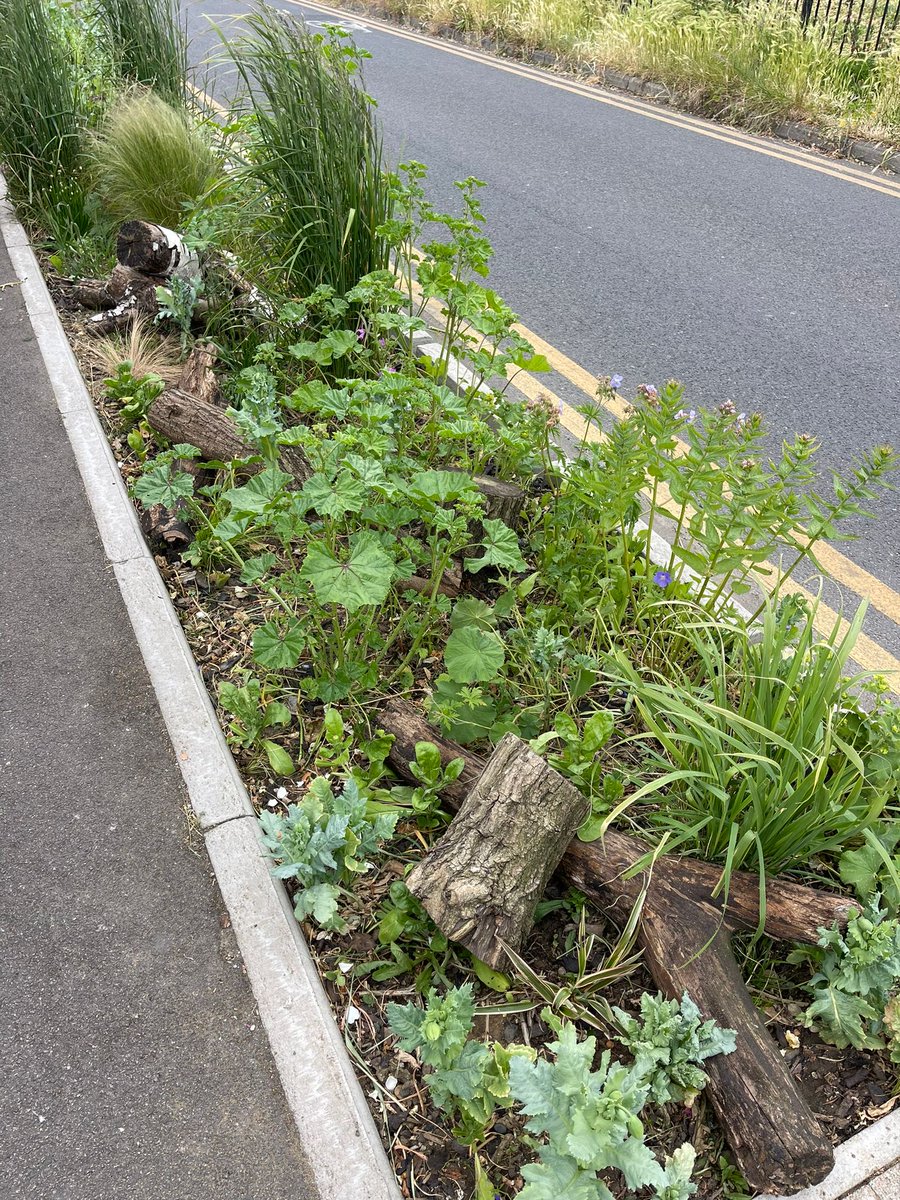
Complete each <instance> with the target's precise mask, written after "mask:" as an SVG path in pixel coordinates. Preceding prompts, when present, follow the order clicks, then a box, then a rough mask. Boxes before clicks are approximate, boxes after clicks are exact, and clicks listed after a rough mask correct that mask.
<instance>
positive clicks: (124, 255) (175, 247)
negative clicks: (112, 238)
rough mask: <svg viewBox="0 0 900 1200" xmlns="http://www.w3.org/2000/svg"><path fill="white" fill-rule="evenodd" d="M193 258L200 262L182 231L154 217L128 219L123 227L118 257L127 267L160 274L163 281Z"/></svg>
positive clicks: (119, 240)
mask: <svg viewBox="0 0 900 1200" xmlns="http://www.w3.org/2000/svg"><path fill="white" fill-rule="evenodd" d="M189 259H194V262H195V263H196V255H191V254H190V252H189V251H188V250H186V248H185V245H184V243H183V242H182V240H181V238H180V237H179V235H178V234H177V233H175V232H174V231H173V230H171V229H166V228H164V227H163V226H162V225H154V224H152V223H151V222H150V221H126V222H125V224H124V225H121V226H120V227H119V232H118V236H117V237H116V261H117V262H118V263H119V264H120V265H121V266H123V267H130V268H131V269H132V270H134V271H140V273H141V274H142V275H155V276H158V277H159V281H160V282H162V281H163V280H165V279H168V277H169V276H170V275H172V274H173V272H174V271H175V270H176V269H177V268H178V267H179V266H183V265H185V264H186V263H187V262H188V260H189ZM194 273H196V271H195V272H194Z"/></svg>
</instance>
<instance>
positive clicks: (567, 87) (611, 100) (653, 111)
mask: <svg viewBox="0 0 900 1200" xmlns="http://www.w3.org/2000/svg"><path fill="white" fill-rule="evenodd" d="M286 3H288V4H292V5H294V6H295V7H297V8H310V9H313V10H314V11H316V12H322V13H325V14H326V15H330V16H334V17H336V18H337V19H338V21H339V20H340V18H341V17H344V18H347V17H354V18H356V19H358V20H360V21H362V22H364V23H365V24H366V25H371V26H372V27H373V28H374V29H377V30H379V31H381V32H383V33H389V34H391V35H393V36H395V37H398V38H401V39H402V40H404V41H409V42H415V43H417V44H418V45H422V46H428V47H430V48H431V49H434V50H441V51H442V52H443V53H445V54H451V55H454V56H455V57H457V58H466V59H469V60H471V61H473V62H479V63H481V64H482V65H484V66H489V67H491V68H493V69H494V70H497V71H503V72H504V73H505V74H508V75H518V76H519V77H520V78H523V79H530V80H531V81H532V82H536V83H542V84H544V85H545V86H547V87H552V88H556V89H557V90H558V91H564V92H569V93H571V94H573V95H577V96H581V97H582V98H583V99H586V100H592V101H594V102H595V103H598V104H605V105H607V106H608V107H610V108H619V109H622V110H623V111H625V112H630V113H633V114H636V115H637V116H641V117H645V118H647V119H648V120H651V121H658V122H661V123H662V124H664V125H673V126H675V127H676V128H679V129H684V130H687V131H688V132H691V133H696V134H699V135H700V136H702V137H708V138H712V139H713V140H714V141H719V142H725V143H727V144H729V145H732V146H738V147H740V148H742V149H745V150H752V151H753V152H754V153H756V154H763V155H765V156H766V157H767V158H777V159H781V160H782V161H783V162H788V163H793V164H794V165H795V166H800V167H803V168H805V169H806V170H808V171H815V172H817V173H818V174H821V175H830V176H832V177H833V178H835V179H841V180H843V181H844V182H846V183H852V184H855V185H856V186H857V187H864V188H868V189H869V190H871V191H875V192H881V193H882V194H883V195H886V196H894V197H895V198H898V199H900V183H894V182H893V181H892V180H888V179H884V180H881V179H879V180H873V179H868V178H866V176H865V175H863V174H862V173H861V172H860V173H858V172H855V171H853V172H851V171H849V170H847V169H846V168H841V167H839V166H831V165H827V164H825V163H819V162H816V161H815V160H814V159H813V158H812V157H811V156H810V155H807V154H803V153H801V152H798V151H790V150H786V149H785V150H782V149H780V148H776V147H774V146H772V145H771V144H768V143H766V142H764V141H762V139H756V138H753V137H751V136H749V135H747V134H739V133H732V132H731V131H728V132H724V131H722V130H720V129H716V128H714V127H711V126H710V125H708V124H706V123H705V122H703V121H702V120H701V119H700V118H696V117H689V116H687V115H683V114H680V113H675V112H668V113H666V112H660V111H659V110H658V109H657V108H655V107H654V106H652V105H649V104H641V103H638V102H636V101H632V100H624V99H619V98H618V97H617V96H613V95H611V94H608V93H603V92H601V91H599V90H598V89H595V88H591V87H587V86H585V85H583V84H578V83H575V82H574V81H570V80H565V79H560V78H558V77H556V76H553V75H550V74H549V73H546V72H542V71H538V70H536V69H533V68H527V67H524V66H520V65H519V64H516V63H511V62H507V61H506V60H504V59H500V58H496V57H494V56H493V55H489V54H484V53H482V52H480V51H477V50H472V49H469V48H468V47H466V46H459V45H455V44H451V43H449V42H445V41H441V40H440V39H437V38H431V37H428V36H426V35H424V34H420V33H414V32H413V31H411V30H408V29H401V28H400V27H399V26H396V25H392V24H390V22H386V21H381V20H379V19H378V18H376V17H368V16H362V15H359V14H351V13H348V12H347V11H346V10H343V9H340V8H333V7H331V6H329V5H326V4H319V3H317V2H316V0H286Z"/></svg>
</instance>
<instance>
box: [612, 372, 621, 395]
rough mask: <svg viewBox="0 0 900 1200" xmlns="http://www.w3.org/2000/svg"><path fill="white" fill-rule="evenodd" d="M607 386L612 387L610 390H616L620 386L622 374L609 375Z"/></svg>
mask: <svg viewBox="0 0 900 1200" xmlns="http://www.w3.org/2000/svg"><path fill="white" fill-rule="evenodd" d="M609 386H610V387H611V388H612V390H613V391H614V392H617V391H618V390H619V388H620V387H621V386H622V376H621V375H611V376H610V379H609Z"/></svg>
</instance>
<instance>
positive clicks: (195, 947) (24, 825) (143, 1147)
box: [0, 240, 351, 1200]
mask: <svg viewBox="0 0 900 1200" xmlns="http://www.w3.org/2000/svg"><path fill="white" fill-rule="evenodd" d="M14 280H15V277H14V273H13V271H12V268H11V266H10V262H9V258H8V256H7V253H6V250H5V248H4V247H3V243H2V240H0V381H2V390H0V562H2V572H0V800H2V805H3V813H4V829H3V833H2V835H0V845H2V848H3V853H2V862H3V866H2V870H0V995H2V1012H3V1021H2V1029H0V1063H2V1064H3V1065H2V1075H0V1079H2V1083H0V1192H2V1194H3V1196H4V1197H10V1198H12V1197H16V1198H18V1197H28V1198H29V1200H317V1197H316V1193H315V1191H314V1189H313V1186H312V1185H311V1183H310V1182H309V1173H308V1167H307V1164H306V1161H305V1158H304V1155H303V1151H302V1149H301V1146H300V1143H299V1139H298V1135H297V1131H296V1127H295V1125H294V1122H293V1119H292V1117H291V1115H290V1112H289V1110H288V1108H287V1105H286V1103H285V1100H284V1095H283V1092H282V1089H281V1084H280V1082H279V1079H278V1076H277V1074H276V1071H275V1067H274V1064H273V1061H272V1057H271V1053H270V1050H269V1045H268V1042H267V1040H266V1035H265V1033H264V1032H263V1029H262V1026H261V1024H260V1021H259V1018H258V1016H257V1015H256V1011H255V1006H254V1002H253V997H252V994H251V991H250V988H249V985H248V983H247V980H246V978H245V975H244V972H243V969H242V963H241V960H240V957H239V955H238V951H237V947H236V944H235V942H234V939H233V937H232V934H231V932H230V929H229V921H228V917H227V914H226V912H225V910H224V907H223V904H222V901H221V898H220V895H219V892H218V888H217V886H216V883H215V881H214V879H213V877H212V874H211V870H210V866H209V862H208V859H207V857H206V853H205V850H204V848H203V841H202V838H197V839H196V844H195V845H192V844H191V839H190V826H189V822H188V818H187V817H186V815H185V809H186V805H187V798H186V793H185V791H184V787H183V784H182V780H181V776H180V773H179V770H178V766H177V763H176V761H175V756H174V753H173V751H172V747H171V744H170V742H169V739H168V736H167V734H166V732H165V728H164V726H163V723H162V719H161V717H160V714H159V710H158V707H157V703H156V700H155V696H154V693H153V690H152V688H151V686H150V682H149V679H148V677H147V675H146V671H145V668H144V665H143V661H142V659H141V657H140V654H139V652H138V649H137V645H136V642H135V638H134V634H133V631H132V628H131V625H130V623H129V620H128V617H127V615H126V611H125V608H124V605H123V602H122V599H121V595H120V592H119V589H118V586H117V584H116V580H115V577H114V575H113V573H112V570H111V569H110V566H109V563H108V561H107V559H106V557H105V555H104V552H103V549H102V546H101V543H100V539H99V537H98V534H97V530H96V526H95V523H94V519H93V517H92V514H91V510H90V508H89V505H88V502H87V499H86V496H85V494H84V490H83V487H82V483H81V479H80V476H79V474H78V471H77V468H76V465H75V462H74V458H73V455H72V452H71V449H70V446H69V443H68V440H67V438H66V435H65V431H64V429H63V426H62V422H61V419H60V416H59V413H58V411H57V407H56V405H55V403H54V400H53V397H52V394H51V392H50V387H49V381H48V378H47V374H46V370H45V368H44V364H43V360H42V358H41V355H40V353H39V350H38V346H37V343H36V341H35V338H34V334H33V332H32V329H31V325H30V323H29V320H28V317H27V314H26V311H25V307H24V304H23V302H22V298H21V295H20V291H19V287H18V285H17V284H15V282H14ZM10 283H12V284H13V286H4V285H7V284H10ZM347 1200H351V1198H350V1197H348V1198H347Z"/></svg>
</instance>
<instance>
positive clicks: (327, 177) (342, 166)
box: [228, 6, 390, 292]
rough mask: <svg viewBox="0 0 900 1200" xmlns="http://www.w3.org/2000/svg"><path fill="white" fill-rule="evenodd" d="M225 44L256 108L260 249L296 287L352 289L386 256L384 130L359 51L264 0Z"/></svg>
mask: <svg viewBox="0 0 900 1200" xmlns="http://www.w3.org/2000/svg"><path fill="white" fill-rule="evenodd" d="M246 25H247V27H248V30H249V32H248V34H247V35H246V36H244V37H242V38H240V39H239V40H237V41H236V42H233V43H231V44H230V45H229V47H228V49H229V53H230V55H231V57H232V59H233V61H234V63H235V65H236V67H237V69H238V73H239V75H240V77H241V79H242V80H243V83H244V85H245V88H246V91H247V96H248V100H249V104H250V105H251V108H252V112H253V114H254V116H255V130H256V133H255V147H254V151H253V154H252V159H251V162H250V164H249V168H248V169H249V171H250V173H251V175H252V176H253V177H254V179H255V180H256V182H257V183H258V185H259V186H260V187H261V188H262V189H263V191H264V192H265V193H266V194H267V201H268V210H269V211H268V214H267V218H266V220H265V226H266V235H267V236H266V243H267V245H266V248H265V252H266V253H268V254H269V255H271V259H272V261H271V262H270V263H269V264H268V265H269V266H270V267H272V268H277V269H278V270H279V271H283V272H284V273H285V275H286V277H287V280H288V282H289V284H290V286H291V287H292V288H293V289H294V290H297V289H301V290H304V291H311V290H312V289H313V288H315V287H316V286H317V285H318V284H320V283H326V284H330V285H331V286H332V287H334V288H336V289H337V290H338V291H339V292H345V291H348V290H349V289H350V288H351V287H353V286H354V285H355V284H356V282H357V281H358V280H359V279H360V277H361V276H363V275H365V274H367V273H368V272H369V271H373V270H376V269H378V268H381V267H384V266H386V265H387V250H386V246H385V243H384V240H383V238H381V237H379V235H378V232H377V230H378V227H379V226H380V225H381V224H382V222H384V220H385V219H386V217H387V215H388V213H389V211H390V201H389V193H388V186H387V182H386V179H385V176H384V174H383V171H382V145H381V136H380V133H379V131H378V129H377V126H376V123H375V120H374V117H373V113H372V103H371V101H370V100H369V98H368V97H367V96H366V94H365V92H364V91H363V90H362V87H361V86H360V83H359V82H358V80H359V75H358V65H359V62H358V59H359V55H358V54H357V52H356V50H355V49H354V48H353V47H352V46H348V45H347V44H346V43H345V42H343V41H342V40H341V39H340V38H339V37H337V36H335V35H331V36H325V37H323V36H322V35H319V34H312V33H310V32H309V30H308V29H307V28H306V27H305V25H303V24H301V23H300V22H299V21H296V20H294V19H292V18H290V17H287V16H284V15H283V14H281V13H278V12H275V11H274V10H273V9H271V8H268V7H266V6H262V7H260V8H258V9H257V10H256V11H254V12H253V13H252V14H251V15H250V16H249V17H248V19H247V22H246Z"/></svg>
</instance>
